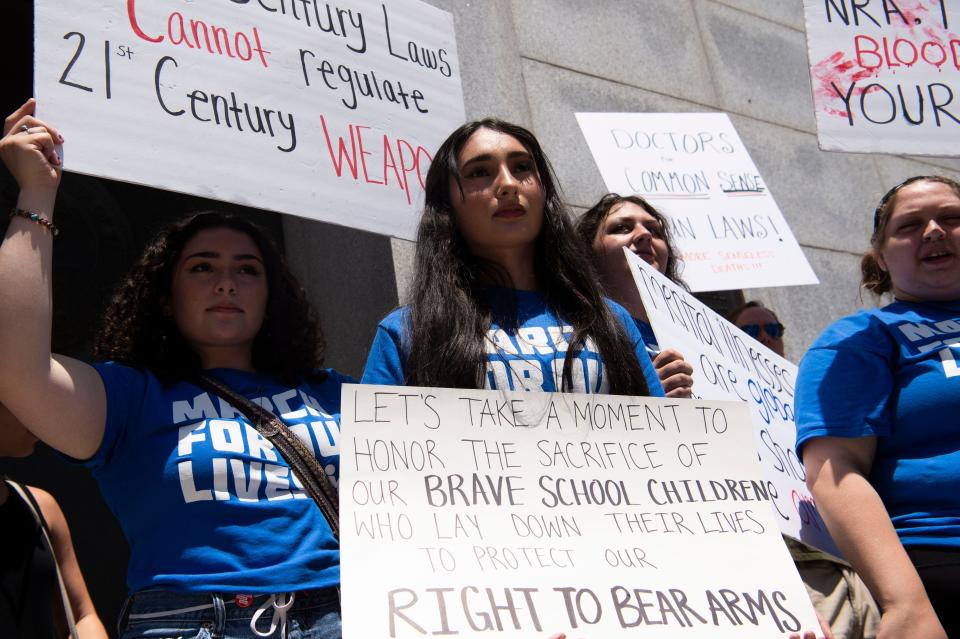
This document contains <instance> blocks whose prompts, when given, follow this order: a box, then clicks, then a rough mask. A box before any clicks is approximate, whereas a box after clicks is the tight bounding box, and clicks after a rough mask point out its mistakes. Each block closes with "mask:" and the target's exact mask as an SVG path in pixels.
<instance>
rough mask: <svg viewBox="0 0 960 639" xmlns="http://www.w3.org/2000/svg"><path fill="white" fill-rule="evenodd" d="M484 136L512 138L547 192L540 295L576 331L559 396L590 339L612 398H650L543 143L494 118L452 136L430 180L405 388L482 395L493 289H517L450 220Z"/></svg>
mask: <svg viewBox="0 0 960 639" xmlns="http://www.w3.org/2000/svg"><path fill="white" fill-rule="evenodd" d="M479 129H490V130H492V131H497V132H500V133H503V134H506V135H509V136H511V137H513V138H515V139H516V140H517V141H518V142H520V144H522V145H523V146H524V147H525V148H526V150H527V151H528V152H529V153H530V155H531V156H532V157H533V160H534V162H535V164H536V168H537V173H538V174H539V179H540V184H541V185H542V188H543V191H544V219H543V226H542V228H541V230H540V234H539V235H538V237H537V240H536V246H535V249H534V270H535V277H536V281H537V286H538V288H539V291H540V293H541V294H542V295H543V296H544V297H545V299H546V301H547V304H548V305H549V306H550V308H551V309H552V310H553V312H554V313H555V314H556V315H557V316H558V317H561V318H562V319H563V321H564V322H567V323H569V324H570V325H572V326H573V329H574V330H573V336H572V338H571V340H570V344H569V347H568V351H567V357H566V359H565V361H564V365H563V377H562V386H561V387H562V389H563V390H570V389H571V388H572V370H573V361H574V359H575V358H576V357H577V355H578V354H579V353H580V352H581V351H582V350H583V348H584V347H585V345H586V340H587V338H588V337H590V338H592V340H593V342H594V344H595V345H596V347H597V350H598V352H599V354H600V356H601V357H602V358H603V362H604V371H605V374H606V375H607V377H608V380H609V383H610V392H612V393H615V394H621V395H647V394H649V390H648V388H647V384H646V380H645V378H644V376H643V371H642V369H641V368H640V364H639V362H638V361H637V358H636V356H635V354H634V348H633V344H631V343H630V341H629V340H628V339H627V337H626V334H625V333H624V331H623V329H622V327H621V326H620V325H619V324H618V322H617V320H616V318H615V317H614V315H613V313H612V312H611V310H610V308H609V307H608V306H607V304H606V302H605V301H604V299H603V294H602V292H601V289H600V285H599V283H598V281H597V278H596V274H595V271H594V269H593V266H592V263H591V260H590V258H589V257H588V255H587V253H586V251H585V250H583V248H582V247H581V246H580V244H579V242H578V241H577V240H576V236H575V235H574V234H573V233H574V231H573V225H572V223H571V221H570V218H569V215H568V214H567V212H566V209H565V207H564V205H563V202H562V201H561V197H560V194H559V191H558V188H557V186H556V178H555V177H554V174H553V171H552V169H551V167H550V164H549V162H548V160H547V158H546V156H545V155H544V153H543V150H542V149H541V147H540V144H539V142H538V141H537V139H536V137H534V135H533V134H532V133H531V132H530V131H528V130H527V129H525V128H523V127H520V126H517V125H515V124H510V123H509V122H504V121H502V120H497V119H491V118H488V119H484V120H479V121H475V122H469V123H467V124H464V125H463V126H461V127H460V128H458V129H457V130H456V131H454V132H453V133H451V134H450V136H449V137H448V138H447V139H446V141H444V143H443V144H442V145H441V146H440V148H439V149H438V150H437V153H436V155H435V157H434V158H433V162H432V164H431V165H430V169H429V171H428V172H427V178H426V185H425V188H426V198H425V204H424V210H423V215H422V217H421V219H420V225H419V229H418V232H417V249H416V273H415V277H414V284H413V287H412V291H411V294H410V300H409V308H410V325H409V327H408V330H409V332H410V333H409V337H410V339H409V340H408V342H409V344H410V347H409V352H408V353H405V357H406V362H405V366H404V370H405V371H406V380H405V381H406V383H407V384H411V385H418V386H439V387H451V388H481V387H482V386H483V376H484V372H485V370H486V361H487V358H486V349H485V346H484V341H485V339H486V333H487V330H488V329H489V328H490V325H491V323H492V322H493V320H494V313H493V310H492V306H491V301H490V298H489V295H488V292H489V286H490V285H491V284H494V285H500V286H506V287H510V286H512V282H511V281H510V278H509V276H508V275H507V274H506V272H505V271H504V270H503V269H502V268H500V267H498V266H497V265H496V264H493V263H491V262H489V261H486V260H483V259H481V258H479V257H478V256H476V255H474V254H473V253H472V252H471V251H470V249H469V248H468V246H467V242H466V240H465V238H464V237H463V235H462V234H461V232H460V230H459V229H458V227H457V224H456V222H455V219H454V215H453V200H452V198H451V190H452V189H454V188H458V189H460V191H461V193H462V183H461V175H460V173H459V171H458V168H457V156H458V154H459V153H460V151H461V149H462V148H463V146H464V145H465V144H466V143H467V141H468V140H469V139H470V136H472V135H473V134H474V133H475V132H476V131H478V130H479ZM496 319H497V321H498V323H500V324H503V325H504V327H505V328H507V329H513V330H516V328H517V318H516V313H514V315H513V317H512V318H511V317H507V318H503V317H500V316H499V315H498V316H497V317H496ZM511 324H512V326H511Z"/></svg>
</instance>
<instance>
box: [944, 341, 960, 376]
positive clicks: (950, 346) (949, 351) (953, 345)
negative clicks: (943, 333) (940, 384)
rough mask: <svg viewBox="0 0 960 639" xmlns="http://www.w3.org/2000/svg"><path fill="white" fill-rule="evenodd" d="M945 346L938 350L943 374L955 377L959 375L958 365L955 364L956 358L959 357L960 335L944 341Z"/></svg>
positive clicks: (959, 368) (959, 367)
mask: <svg viewBox="0 0 960 639" xmlns="http://www.w3.org/2000/svg"><path fill="white" fill-rule="evenodd" d="M944 344H945V345H946V346H947V348H945V349H943V350H942V351H940V359H941V360H942V361H943V374H944V375H946V376H947V377H956V376H957V375H960V366H958V365H957V358H958V357H960V337H954V338H952V339H948V340H946V341H945V342H944Z"/></svg>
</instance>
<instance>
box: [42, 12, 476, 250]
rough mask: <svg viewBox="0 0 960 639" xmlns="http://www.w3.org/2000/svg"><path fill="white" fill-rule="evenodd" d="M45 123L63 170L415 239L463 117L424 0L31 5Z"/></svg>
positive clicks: (450, 54) (454, 78)
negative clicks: (448, 141) (435, 175)
mask: <svg viewBox="0 0 960 639" xmlns="http://www.w3.org/2000/svg"><path fill="white" fill-rule="evenodd" d="M35 7H36V8H35V30H36V32H35V41H36V46H35V49H36V52H35V57H34V59H35V64H36V69H35V82H36V95H37V97H38V99H39V107H38V109H39V115H40V116H41V117H42V118H43V119H45V120H47V121H49V122H50V123H52V124H54V125H56V126H57V127H58V128H59V129H60V131H62V132H63V134H64V137H65V138H66V140H67V142H66V145H65V148H64V153H65V158H64V159H65V162H64V166H65V167H67V168H68V169H69V170H71V171H76V172H79V173H86V174H90V175H97V176H102V177H108V178H113V179H118V180H124V181H127V182H134V183H138V184H145V185H149V186H155V187H158V188H163V189H168V190H171V191H180V192H184V193H191V194H194V195H200V196H204V197H210V198H215V199H220V200H225V201H229V202H235V203H238V204H244V205H248V206H256V207H260V208H265V209H270V210H274V211H281V212H285V213H291V214H295V215H299V216H303V217H309V218H314V219H318V220H323V221H327V222H333V223H335V224H340V225H343V226H350V227H354V228H358V229H363V230H367V231H374V232H377V233H384V234H389V235H394V236H396V237H403V238H407V239H412V238H413V237H414V231H415V227H416V221H417V219H418V217H419V212H420V210H421V205H422V201H423V192H424V191H423V182H424V179H425V177H426V173H427V168H428V167H429V165H430V161H431V157H432V155H433V153H434V151H435V150H436V148H437V147H438V146H439V145H440V143H441V142H442V141H443V139H444V138H445V137H446V136H447V134H449V132H450V131H451V130H453V129H454V128H456V127H457V126H459V125H460V124H462V122H463V119H464V110H463V95H462V91H461V88H460V72H459V67H458V61H457V49H456V41H455V38H454V31H453V18H452V16H451V15H450V14H449V13H446V12H444V11H441V10H439V9H436V8H434V7H432V6H430V5H428V4H426V3H424V2H420V1H418V0H391V1H390V2H389V3H387V2H374V1H372V0H342V1H340V2H337V3H321V2H317V1H316V0H308V1H301V2H290V3H285V2H252V1H249V0H233V1H232V2H218V3H206V2H190V1H188V0H153V1H151V2H142V1H141V2H136V1H135V0H128V1H127V2H117V1H110V2H105V1H103V0H96V1H87V0H83V1H81V0H69V1H63V0H56V1H54V0H37V2H36V4H35Z"/></svg>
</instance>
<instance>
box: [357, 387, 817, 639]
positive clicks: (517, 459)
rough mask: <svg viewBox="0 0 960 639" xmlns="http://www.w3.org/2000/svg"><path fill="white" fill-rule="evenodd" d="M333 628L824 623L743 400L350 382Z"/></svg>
mask: <svg viewBox="0 0 960 639" xmlns="http://www.w3.org/2000/svg"><path fill="white" fill-rule="evenodd" d="M341 433H342V435H341V440H340V443H341V453H340V455H341V457H340V482H339V487H340V505H341V514H340V517H341V519H340V521H341V581H342V586H343V588H342V596H343V600H342V604H343V629H344V637H350V638H360V637H383V638H387V637H389V638H391V639H392V638H407V637H410V638H413V637H424V636H448V635H449V636H452V635H457V636H463V637H473V636H481V635H482V636H488V637H502V638H510V639H531V638H535V637H540V638H543V637H546V636H547V635H548V634H549V633H552V632H560V631H563V632H567V633H568V635H569V636H575V637H579V636H588V637H589V636H592V637H607V638H612V637H636V636H637V633H638V632H639V633H640V634H641V635H642V636H644V637H650V638H653V639H656V638H658V637H660V638H667V637H670V638H671V639H674V638H680V637H698V638H703V639H707V638H709V639H717V638H718V637H731V638H732V637H737V638H738V639H743V638H745V637H756V638H757V639H760V638H762V639H769V638H770V637H786V636H787V635H788V634H789V633H790V632H793V631H797V630H800V629H801V628H803V629H811V630H812V629H814V628H816V627H817V621H816V617H815V615H814V613H813V610H812V608H811V605H810V600H809V598H808V597H807V594H806V590H805V589H804V587H803V584H802V583H801V582H800V578H799V576H798V575H797V572H796V570H795V568H794V566H793V563H792V561H791V560H790V556H789V553H788V552H787V550H786V547H785V546H784V544H783V540H782V538H781V536H780V532H779V530H778V529H777V525H776V523H775V522H774V519H773V515H772V513H773V511H772V510H771V509H770V507H769V504H768V503H767V502H768V501H769V499H770V495H769V492H768V487H767V484H766V482H764V481H763V480H762V479H761V478H760V471H759V468H758V465H757V459H756V454H755V453H754V452H753V435H752V427H751V424H750V418H749V416H748V415H747V409H746V406H745V405H743V404H742V403H739V402H738V403H733V402H714V401H703V402H700V401H690V400H681V401H671V400H667V399H652V398H637V397H614V396H609V395H580V394H560V393H557V394H548V393H528V392H522V391H519V392H501V391H486V390H460V389H437V388H414V387H389V386H366V385H363V386H357V385H349V386H345V387H344V390H343V396H342V431H341Z"/></svg>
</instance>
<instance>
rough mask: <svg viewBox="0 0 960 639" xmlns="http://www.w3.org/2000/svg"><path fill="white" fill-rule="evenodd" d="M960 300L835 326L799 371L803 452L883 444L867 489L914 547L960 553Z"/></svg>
mask: <svg viewBox="0 0 960 639" xmlns="http://www.w3.org/2000/svg"><path fill="white" fill-rule="evenodd" d="M958 364H960V301H953V302H942V303H935V302H928V303H923V304H917V303H911V302H896V303H894V304H890V305H889V306H885V307H883V308H880V309H871V310H867V311H860V312H859V313H856V314H854V315H851V316H849V317H846V318H844V319H841V320H840V321H838V322H836V323H834V324H833V325H832V326H830V327H829V328H828V329H827V330H826V332H824V334H823V335H821V336H820V338H819V339H818V340H817V341H816V343H814V345H813V347H812V348H811V349H810V350H809V351H808V352H807V354H806V355H805V356H804V358H803V361H802V362H801V363H800V372H799V375H798V378H797V395H796V409H797V413H796V422H797V450H798V451H799V450H800V449H801V447H802V446H803V444H804V443H805V442H807V441H809V440H810V439H812V438H814V437H823V436H832V437H870V436H875V437H876V438H877V452H876V456H875V457H874V460H873V467H872V470H871V472H870V477H869V479H870V483H871V484H873V486H874V488H875V489H876V490H877V493H878V494H879V495H880V497H881V499H882V500H883V503H884V505H885V506H886V508H887V511H888V512H889V513H890V517H891V519H892V520H893V524H894V527H895V528H896V530H897V533H898V534H899V535H900V539H901V541H902V542H903V543H904V544H907V545H934V546H952V547H960V418H958V415H960V368H958Z"/></svg>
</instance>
